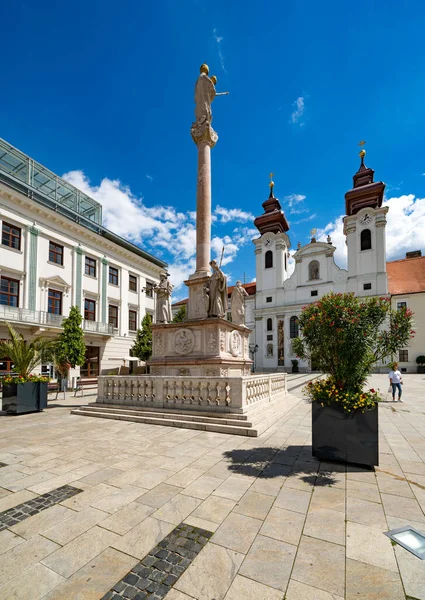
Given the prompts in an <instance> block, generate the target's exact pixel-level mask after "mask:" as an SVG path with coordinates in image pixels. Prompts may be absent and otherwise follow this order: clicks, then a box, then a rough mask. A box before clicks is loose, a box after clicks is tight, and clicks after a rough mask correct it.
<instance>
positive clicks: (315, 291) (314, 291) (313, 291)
mask: <svg viewBox="0 0 425 600" xmlns="http://www.w3.org/2000/svg"><path fill="white" fill-rule="evenodd" d="M310 295H311V296H318V291H317V290H311V292H310Z"/></svg>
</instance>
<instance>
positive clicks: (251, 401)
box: [96, 373, 286, 413]
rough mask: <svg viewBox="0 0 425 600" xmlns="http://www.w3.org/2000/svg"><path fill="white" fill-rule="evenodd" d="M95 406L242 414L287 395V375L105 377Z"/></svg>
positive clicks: (100, 383) (100, 378) (99, 381)
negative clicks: (108, 405) (253, 407)
mask: <svg viewBox="0 0 425 600" xmlns="http://www.w3.org/2000/svg"><path fill="white" fill-rule="evenodd" d="M98 384H99V396H98V398H97V400H96V403H99V404H116V405H122V406H134V407H137V406H139V407H147V408H149V407H151V408H152V409H155V408H170V409H179V410H195V411H202V410H203V411H209V412H232V413H244V412H246V411H247V410H248V409H249V408H250V407H252V406H254V405H258V404H259V403H261V402H271V401H272V400H275V399H277V398H278V397H279V396H283V395H284V394H286V373H278V374H270V375H269V374H267V375H264V374H263V375H248V376H245V377H184V376H181V377H177V376H153V375H124V376H117V375H115V376H111V375H105V376H101V377H99V378H98Z"/></svg>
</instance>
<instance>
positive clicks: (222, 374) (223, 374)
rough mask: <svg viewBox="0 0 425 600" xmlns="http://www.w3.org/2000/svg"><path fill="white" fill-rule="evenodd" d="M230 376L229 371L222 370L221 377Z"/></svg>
mask: <svg viewBox="0 0 425 600" xmlns="http://www.w3.org/2000/svg"><path fill="white" fill-rule="evenodd" d="M228 375H229V369H220V376H221V377H227V376H228Z"/></svg>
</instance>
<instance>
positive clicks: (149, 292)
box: [145, 281, 153, 298]
mask: <svg viewBox="0 0 425 600" xmlns="http://www.w3.org/2000/svg"><path fill="white" fill-rule="evenodd" d="M145 289H146V296H147V297H148V298H153V283H151V282H150V281H147V282H146V288H145Z"/></svg>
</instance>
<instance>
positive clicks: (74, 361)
mask: <svg viewBox="0 0 425 600" xmlns="http://www.w3.org/2000/svg"><path fill="white" fill-rule="evenodd" d="M82 320H83V318H82V316H81V314H80V310H79V308H78V306H71V310H70V311H69V316H68V317H67V318H66V319H64V320H63V323H62V327H63V331H62V333H61V334H60V335H59V339H58V342H57V344H56V350H55V358H56V364H57V365H58V366H59V369H58V370H59V372H60V373H61V374H62V373H66V375H65V376H67V375H68V371H69V368H70V367H72V368H75V367H76V366H80V367H81V366H82V365H83V364H84V363H85V360H86V345H85V343H84V333H83V330H82V328H81V323H82Z"/></svg>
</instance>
